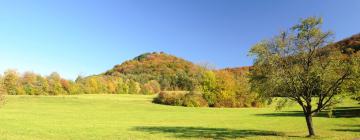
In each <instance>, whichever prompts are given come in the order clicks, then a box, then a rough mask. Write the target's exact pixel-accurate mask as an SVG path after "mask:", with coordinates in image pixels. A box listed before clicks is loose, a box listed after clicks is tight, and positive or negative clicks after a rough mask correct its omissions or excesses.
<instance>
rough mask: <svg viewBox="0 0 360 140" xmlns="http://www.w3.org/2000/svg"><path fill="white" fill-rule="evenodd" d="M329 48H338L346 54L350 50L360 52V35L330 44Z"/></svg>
mask: <svg viewBox="0 0 360 140" xmlns="http://www.w3.org/2000/svg"><path fill="white" fill-rule="evenodd" d="M328 47H329V48H332V49H333V48H337V49H341V50H343V52H345V51H346V50H347V49H348V48H351V49H354V50H355V51H359V50H360V33H359V34H356V35H353V36H351V37H349V38H346V39H343V40H340V41H338V42H336V43H333V44H330V45H329V46H328Z"/></svg>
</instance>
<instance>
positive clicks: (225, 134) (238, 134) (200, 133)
mask: <svg viewBox="0 0 360 140" xmlns="http://www.w3.org/2000/svg"><path fill="white" fill-rule="evenodd" d="M133 130H135V131H142V132H147V133H150V134H155V133H168V134H171V136H173V137H176V138H195V139H196V138H210V139H235V138H246V137H253V136H284V133H281V132H275V131H262V130H234V129H225V128H203V127H165V126H159V127H145V126H144V127H135V128H134V129H133Z"/></svg>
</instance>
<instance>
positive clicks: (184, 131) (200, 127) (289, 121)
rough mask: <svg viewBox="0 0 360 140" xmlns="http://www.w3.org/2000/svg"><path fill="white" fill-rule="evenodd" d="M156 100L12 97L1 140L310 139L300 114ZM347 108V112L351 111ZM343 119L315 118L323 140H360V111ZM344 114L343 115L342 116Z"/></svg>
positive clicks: (2, 113) (353, 108) (0, 113)
mask: <svg viewBox="0 0 360 140" xmlns="http://www.w3.org/2000/svg"><path fill="white" fill-rule="evenodd" d="M151 99H152V96H139V95H76V96H64V97H62V96H57V97H46V96H38V97H36V96H8V97H7V104H6V105H5V106H4V107H3V108H0V139H11V140H12V139H27V140H31V139H36V140H42V139H53V140H65V139H76V140H77V139H86V140H92V139H94V140H95V139H96V140H97V139H154V140H158V139H306V137H305V136H306V135H307V132H306V131H307V130H306V125H305V120H304V118H303V117H302V116H301V112H297V111H298V108H296V107H290V108H287V109H286V110H284V111H282V112H275V111H274V109H273V108H260V109H255V108H244V109H218V108H185V107H173V106H163V105H156V104H152V103H151ZM345 107H346V108H345ZM341 109H342V110H338V111H336V112H335V114H336V116H337V118H327V117H323V116H320V117H316V118H314V123H315V128H316V131H317V134H318V135H320V136H319V137H318V138H317V139H353V138H356V137H360V133H359V132H360V116H359V112H360V110H359V106H357V105H356V103H354V102H352V101H347V102H346V104H343V106H342V108H341ZM339 113H341V114H339Z"/></svg>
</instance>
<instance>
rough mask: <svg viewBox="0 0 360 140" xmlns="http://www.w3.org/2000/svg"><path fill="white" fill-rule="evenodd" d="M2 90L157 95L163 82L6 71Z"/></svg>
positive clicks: (0, 79)
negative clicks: (142, 82)
mask: <svg viewBox="0 0 360 140" xmlns="http://www.w3.org/2000/svg"><path fill="white" fill-rule="evenodd" d="M0 92H1V93H2V94H8V95H74V94H155V93H158V92H160V84H159V83H158V82H157V81H154V80H152V81H148V82H146V83H144V84H140V83H138V82H136V81H134V80H129V79H126V80H124V79H122V78H120V77H115V76H90V77H86V78H82V77H78V78H77V79H76V80H75V81H72V80H66V79H64V78H61V76H60V75H59V74H58V73H55V72H54V73H52V74H50V75H49V76H41V75H39V74H36V73H33V72H25V73H24V74H20V73H18V72H17V71H16V70H7V71H6V72H4V75H3V76H0Z"/></svg>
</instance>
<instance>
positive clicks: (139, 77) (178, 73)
mask: <svg viewBox="0 0 360 140" xmlns="http://www.w3.org/2000/svg"><path fill="white" fill-rule="evenodd" d="M200 69H201V68H200V67H199V66H198V65H195V64H193V63H192V62H189V61H186V60H184V59H182V58H179V57H176V56H173V55H170V54H166V53H163V52H160V53H157V52H154V53H145V54H141V55H139V56H137V57H135V58H134V59H132V60H129V61H126V62H124V63H122V64H120V65H116V66H115V67H114V68H112V69H111V70H109V71H107V72H106V73H105V74H104V75H111V76H120V77H123V78H125V79H132V80H135V81H137V82H139V83H146V82H148V81H151V80H156V81H158V82H159V84H160V85H161V87H162V89H164V90H189V89H191V88H192V85H193V82H194V81H196V77H197V75H198V73H199V71H200Z"/></svg>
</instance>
